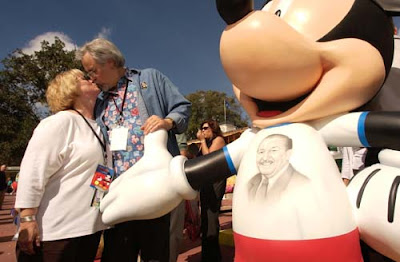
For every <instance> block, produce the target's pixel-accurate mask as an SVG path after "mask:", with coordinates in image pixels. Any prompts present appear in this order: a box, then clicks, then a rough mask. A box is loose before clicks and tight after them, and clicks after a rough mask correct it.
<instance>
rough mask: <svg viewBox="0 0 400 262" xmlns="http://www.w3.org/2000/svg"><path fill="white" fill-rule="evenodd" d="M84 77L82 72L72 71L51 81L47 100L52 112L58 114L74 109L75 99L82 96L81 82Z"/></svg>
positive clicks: (61, 74)
mask: <svg viewBox="0 0 400 262" xmlns="http://www.w3.org/2000/svg"><path fill="white" fill-rule="evenodd" d="M82 76H83V72H82V71H81V70H79V69H71V70H68V71H66V72H62V73H60V74H58V75H57V76H56V77H55V78H54V79H53V80H51V81H50V83H49V86H48V87H47V91H46V100H47V104H48V105H49V107H50V111H51V112H53V113H57V112H59V111H63V110H67V109H71V108H72V107H73V105H74V102H75V99H76V98H77V97H78V96H79V95H80V89H79V85H80V83H79V80H80V78H81V77H82Z"/></svg>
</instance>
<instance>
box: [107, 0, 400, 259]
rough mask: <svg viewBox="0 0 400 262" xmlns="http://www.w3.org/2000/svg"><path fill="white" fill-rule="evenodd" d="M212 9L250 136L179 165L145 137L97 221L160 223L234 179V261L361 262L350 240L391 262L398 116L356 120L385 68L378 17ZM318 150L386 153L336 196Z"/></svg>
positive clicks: (356, 9)
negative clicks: (208, 188) (212, 186)
mask: <svg viewBox="0 0 400 262" xmlns="http://www.w3.org/2000/svg"><path fill="white" fill-rule="evenodd" d="M217 8H218V11H219V13H220V15H221V17H222V18H223V19H224V20H225V22H226V23H227V24H228V25H227V27H226V29H225V31H224V32H223V34H222V36H221V43H220V53H221V61H222V64H223V66H224V69H225V72H226V74H227V75H228V77H229V78H230V80H231V82H232V84H233V88H234V92H235V94H236V96H237V98H238V99H239V101H240V103H241V104H242V106H243V107H244V109H245V110H246V111H247V113H248V114H249V116H250V118H251V120H252V123H253V126H254V127H253V128H252V129H249V130H247V131H246V132H244V133H243V134H242V136H241V137H240V138H239V139H238V140H236V141H234V142H232V143H230V144H228V145H227V146H226V147H224V148H223V149H221V150H219V151H216V152H213V153H211V154H208V155H205V156H202V157H199V158H195V159H191V160H187V159H186V158H185V157H183V156H177V157H175V158H172V157H171V155H169V153H168V152H167V150H166V137H167V134H166V132H165V131H162V130H160V131H157V132H154V133H151V134H149V135H148V136H146V137H145V148H146V150H145V154H144V156H143V158H142V159H141V160H140V161H139V162H138V163H137V164H136V165H134V166H133V167H132V168H130V169H129V170H128V171H126V172H125V173H124V174H123V175H122V176H120V177H119V178H118V179H116V180H115V181H114V182H113V183H112V184H111V187H110V191H109V193H108V194H107V195H106V196H105V198H104V199H103V200H102V202H101V206H100V210H101V212H103V216H102V218H103V221H104V222H105V223H107V224H115V223H120V222H123V221H127V220H133V219H150V218H155V217H159V216H162V215H163V214H166V213H167V212H169V211H171V210H172V209H173V208H174V207H175V206H176V205H177V204H178V203H179V202H180V201H181V200H182V198H183V199H192V198H194V197H195V196H196V194H197V191H196V190H198V189H199V188H200V187H201V186H202V185H204V184H207V183H213V182H215V181H217V180H219V179H224V178H227V177H229V176H230V175H232V174H236V173H237V174H238V176H237V180H236V185H235V192H234V197H233V207H232V210H233V231H234V240H235V261H267V260H268V261H307V262H309V261H362V256H361V250H360V245H359V238H360V236H361V238H362V239H363V240H364V241H365V242H366V243H367V244H369V245H370V246H371V247H373V248H374V249H376V250H377V251H379V252H381V253H382V254H384V255H386V256H388V257H390V258H392V259H394V260H400V207H399V204H397V203H398V200H397V202H396V197H397V191H398V185H399V183H400V176H398V175H397V174H399V173H400V172H399V171H400V170H399V168H400V164H399V161H398V160H396V158H397V159H399V158H398V157H399V155H400V153H399V152H398V151H396V150H399V149H400V143H399V139H397V137H396V136H397V135H398V133H399V132H398V131H399V130H400V121H399V119H400V114H399V113H396V112H391V113H389V112H363V111H361V109H362V108H363V107H365V106H367V105H368V103H369V102H370V101H371V99H372V98H373V97H374V96H375V95H376V94H377V93H378V92H379V91H380V89H381V87H382V85H383V83H384V81H385V78H386V77H387V75H388V73H389V70H390V67H391V63H392V57H393V26H392V25H391V23H390V20H389V18H388V17H387V16H386V14H385V12H384V10H383V9H382V8H381V7H380V6H379V5H378V4H377V3H376V2H375V1H373V0H336V1H321V0H272V1H268V2H267V3H266V5H265V6H264V7H263V9H262V10H260V11H255V10H253V2H252V1H251V0H217ZM349 112H350V113H349ZM260 128H263V129H260ZM327 145H336V146H367V147H369V146H371V147H385V148H390V149H392V150H386V151H383V152H382V153H381V155H380V158H381V163H379V164H375V165H373V166H371V167H369V168H366V169H365V170H364V171H362V172H361V173H359V174H358V175H357V176H356V177H355V178H354V179H353V180H352V181H351V183H350V185H349V187H348V188H347V189H346V187H345V186H344V184H343V183H342V181H341V179H340V175H339V171H338V168H337V166H336V163H335V162H334V160H333V158H332V157H331V155H330V153H329V151H328V149H327ZM155 160H156V161H157V162H156V161H155ZM155 162H156V163H155ZM346 190H347V191H346ZM258 191H260V192H262V193H259V192H258ZM260 195H261V197H260Z"/></svg>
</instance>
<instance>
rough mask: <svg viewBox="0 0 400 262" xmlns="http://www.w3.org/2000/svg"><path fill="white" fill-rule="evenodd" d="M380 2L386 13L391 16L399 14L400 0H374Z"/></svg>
mask: <svg viewBox="0 0 400 262" xmlns="http://www.w3.org/2000/svg"><path fill="white" fill-rule="evenodd" d="M375 2H377V3H378V4H380V5H381V6H382V7H383V9H385V11H386V12H387V13H389V14H390V15H392V16H400V1H399V0H375Z"/></svg>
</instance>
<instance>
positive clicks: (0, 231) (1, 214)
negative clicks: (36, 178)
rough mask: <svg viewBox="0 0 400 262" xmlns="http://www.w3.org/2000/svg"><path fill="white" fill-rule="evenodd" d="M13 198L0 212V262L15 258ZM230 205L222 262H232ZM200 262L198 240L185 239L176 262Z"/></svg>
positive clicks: (223, 225) (223, 223)
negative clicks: (12, 214) (12, 215)
mask: <svg viewBox="0 0 400 262" xmlns="http://www.w3.org/2000/svg"><path fill="white" fill-rule="evenodd" d="M14 201H15V196H10V195H8V194H7V195H6V196H5V199H4V204H3V208H2V209H1V210H0V261H1V262H16V258H15V241H12V237H13V236H14V234H15V231H16V227H15V225H14V224H13V221H12V217H11V214H10V212H11V208H12V207H13V205H14ZM230 205H231V201H230V200H224V201H223V206H224V207H223V209H224V210H226V212H224V213H222V214H221V215H220V224H221V230H222V232H221V237H220V242H221V251H222V256H223V262H230V261H233V257H234V247H233V245H232V238H231V231H230V229H231V228H232V214H231V212H229V208H230ZM184 261H188V262H200V261H201V242H200V240H197V241H194V242H193V241H191V240H190V239H188V238H185V240H184V243H183V244H182V250H181V254H180V255H179V257H178V262H184Z"/></svg>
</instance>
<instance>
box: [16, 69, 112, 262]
mask: <svg viewBox="0 0 400 262" xmlns="http://www.w3.org/2000/svg"><path fill="white" fill-rule="evenodd" d="M99 92H100V90H99V89H98V88H97V86H96V84H94V83H92V82H91V81H90V80H88V78H87V77H85V75H84V74H83V72H82V71H80V70H77V69H72V70H70V71H67V72H64V73H61V74H59V75H57V76H56V77H55V79H54V80H52V81H51V82H50V84H49V87H48V90H47V92H46V98H47V102H48V104H49V107H50V110H51V111H52V112H53V113H55V114H54V115H52V116H50V117H47V118H45V119H43V120H42V121H41V122H40V123H39V125H38V126H37V127H36V129H35V131H34V133H33V136H32V138H31V140H30V142H29V145H28V147H27V149H26V152H25V155H24V158H23V160H22V163H21V171H20V178H19V186H18V187H19V190H18V193H17V198H16V203H15V207H16V208H18V209H20V217H21V225H20V231H19V238H18V246H17V256H18V261H93V260H94V257H95V255H96V251H97V247H98V244H99V240H100V236H101V231H102V230H103V229H105V228H106V226H105V225H104V224H103V223H102V222H101V217H100V212H99V210H98V208H96V206H95V205H93V199H96V198H97V197H98V195H99V194H98V191H96V190H95V189H94V188H92V187H91V181H92V177H93V175H94V174H95V172H96V169H97V167H98V166H99V165H104V166H106V165H107V163H106V159H107V154H106V144H105V143H104V139H103V137H102V135H101V132H100V128H99V127H98V126H97V124H96V122H95V120H94V119H93V109H94V105H95V102H96V98H97V95H98V94H99ZM20 251H22V252H20Z"/></svg>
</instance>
